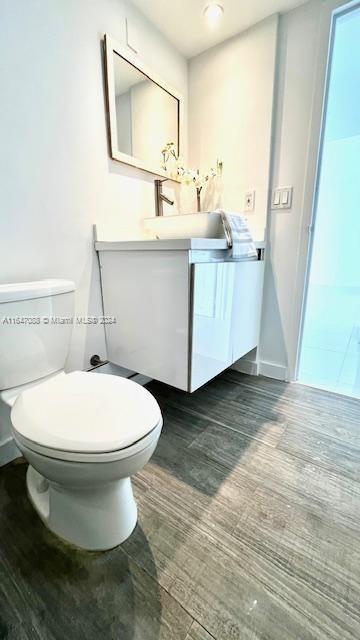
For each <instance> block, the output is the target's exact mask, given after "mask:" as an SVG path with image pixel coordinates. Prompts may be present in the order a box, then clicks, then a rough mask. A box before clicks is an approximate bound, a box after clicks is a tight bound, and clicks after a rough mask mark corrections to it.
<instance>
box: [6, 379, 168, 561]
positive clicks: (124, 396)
mask: <svg viewBox="0 0 360 640" xmlns="http://www.w3.org/2000/svg"><path fill="white" fill-rule="evenodd" d="M11 421H12V429H13V436H14V440H15V442H16V444H17V446H18V448H19V449H20V451H21V452H22V453H23V455H24V457H25V458H26V460H27V461H28V462H29V468H28V472H27V479H26V482H27V489H28V494H29V498H30V500H31V502H32V504H33V506H34V508H35V510H36V511H37V513H38V514H39V516H40V517H41V519H42V520H43V522H44V523H45V524H46V525H47V526H48V527H49V529H51V530H52V531H53V532H54V533H55V534H57V535H58V536H60V537H61V538H63V539H64V540H66V541H68V542H70V543H72V544H75V545H77V546H79V547H82V548H84V549H89V550H105V549H110V548H112V547H115V546H117V545H118V544H121V543H122V542H124V540H126V538H128V536H129V535H130V534H131V532H132V531H133V529H134V527H135V525H136V521H137V508H136V504H135V500H134V497H133V492H132V487H131V480H130V478H131V476H132V475H134V474H135V473H136V472H137V471H139V470H140V469H142V467H143V466H144V465H145V464H146V462H148V460H149V459H150V457H151V455H152V453H153V452H154V450H155V448H156V444H157V441H158V439H159V436H160V433H161V428H162V416H161V411H160V408H159V405H158V404H157V402H156V400H155V399H154V398H153V396H152V395H151V394H150V393H149V392H148V391H147V390H146V389H144V388H143V387H141V386H140V385H138V384H137V383H135V382H132V381H131V380H127V379H124V378H119V377H118V376H112V375H106V376H103V375H99V374H93V373H86V372H81V371H76V372H72V373H69V374H65V373H60V374H58V375H55V376H53V377H52V378H50V379H48V380H46V381H44V382H40V383H39V384H37V385H34V386H32V387H31V388H29V389H26V390H25V391H24V392H23V393H21V394H20V395H19V396H18V398H17V399H16V401H15V403H14V405H13V408H12V411H11Z"/></svg>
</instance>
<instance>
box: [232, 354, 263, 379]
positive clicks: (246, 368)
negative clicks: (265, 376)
mask: <svg viewBox="0 0 360 640" xmlns="http://www.w3.org/2000/svg"><path fill="white" fill-rule="evenodd" d="M231 369H234V370H235V371H239V373H247V374H248V375H249V376H258V375H259V363H258V362H254V360H246V358H241V360H238V361H237V362H235V364H233V365H232V367H231Z"/></svg>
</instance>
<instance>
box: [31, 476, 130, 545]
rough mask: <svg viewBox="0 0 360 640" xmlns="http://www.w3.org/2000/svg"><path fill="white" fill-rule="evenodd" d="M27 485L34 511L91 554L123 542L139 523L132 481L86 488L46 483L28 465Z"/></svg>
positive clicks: (127, 479) (54, 528)
mask: <svg viewBox="0 0 360 640" xmlns="http://www.w3.org/2000/svg"><path fill="white" fill-rule="evenodd" d="M26 484H27V489H28V494H29V498H30V501H31V503H32V504H33V506H34V509H35V510H36V511H37V513H38V514H39V516H40V518H41V519H42V521H43V522H44V524H45V525H46V526H47V527H48V528H49V529H50V530H51V531H52V532H53V533H55V534H56V535H58V536H59V537H60V538H62V539H64V540H66V541H68V542H71V543H72V544H74V545H76V546H78V547H81V548H82V549H87V550H89V551H105V550H107V549H112V548H113V547H116V546H117V545H119V544H121V543H122V542H124V541H125V540H126V539H127V538H128V537H129V536H130V534H131V533H132V531H133V530H134V528H135V526H136V522H137V507H136V503H135V500H134V496H133V491H132V486H131V480H130V478H122V479H121V480H117V481H115V482H110V483H107V484H102V485H100V486H92V487H86V488H73V487H67V486H66V487H64V486H60V485H58V484H55V483H52V482H50V481H48V480H46V479H45V478H44V477H43V476H42V475H41V474H40V473H38V472H37V471H36V470H35V469H34V468H33V467H32V466H31V465H29V468H28V471H27V476H26Z"/></svg>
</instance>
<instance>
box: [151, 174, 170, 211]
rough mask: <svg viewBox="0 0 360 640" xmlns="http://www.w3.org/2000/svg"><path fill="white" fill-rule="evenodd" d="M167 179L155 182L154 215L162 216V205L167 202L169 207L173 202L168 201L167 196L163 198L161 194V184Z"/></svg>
mask: <svg viewBox="0 0 360 640" xmlns="http://www.w3.org/2000/svg"><path fill="white" fill-rule="evenodd" d="M167 179H168V178H164V179H163V180H155V215H156V216H163V215H164V206H163V203H164V202H167V204H170V205H171V206H172V205H173V204H174V200H170V198H168V197H167V196H165V195H164V194H163V192H162V184H163V182H165V181H166V180H167Z"/></svg>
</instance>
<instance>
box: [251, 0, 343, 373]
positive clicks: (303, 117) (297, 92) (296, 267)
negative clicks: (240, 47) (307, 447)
mask: <svg viewBox="0 0 360 640" xmlns="http://www.w3.org/2000/svg"><path fill="white" fill-rule="evenodd" d="M336 4H340V3H339V2H336V0H322V1H320V0H311V2H309V3H307V4H305V5H303V6H301V7H299V8H297V9H295V10H293V11H291V12H289V13H287V14H285V15H283V16H282V17H281V20H280V30H279V59H278V78H277V95H276V119H275V128H274V143H273V163H272V165H273V166H272V173H273V176H272V184H271V186H272V188H276V187H281V186H284V187H285V186H290V185H292V186H293V187H294V197H293V207H292V209H291V210H290V211H287V210H285V211H272V212H271V214H270V216H269V225H268V226H269V234H268V252H269V253H268V257H269V260H268V264H267V269H266V277H265V287H264V307H263V319H262V335H261V348H260V358H261V361H262V372H263V373H265V374H268V375H272V376H274V377H279V378H292V377H293V376H294V372H295V364H296V353H297V341H298V335H299V329H300V318H301V306H302V294H303V288H304V280H305V269H306V256H307V248H308V242H309V236H308V232H307V225H308V224H309V223H310V221H311V212H312V199H313V193H314V180H315V173H316V155H317V149H318V143H319V135H320V122H321V105H322V97H323V88H324V78H325V70H326V59H327V49H328V37H329V30H330V16H331V11H332V9H333V8H334V7H335V5H336Z"/></svg>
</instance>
